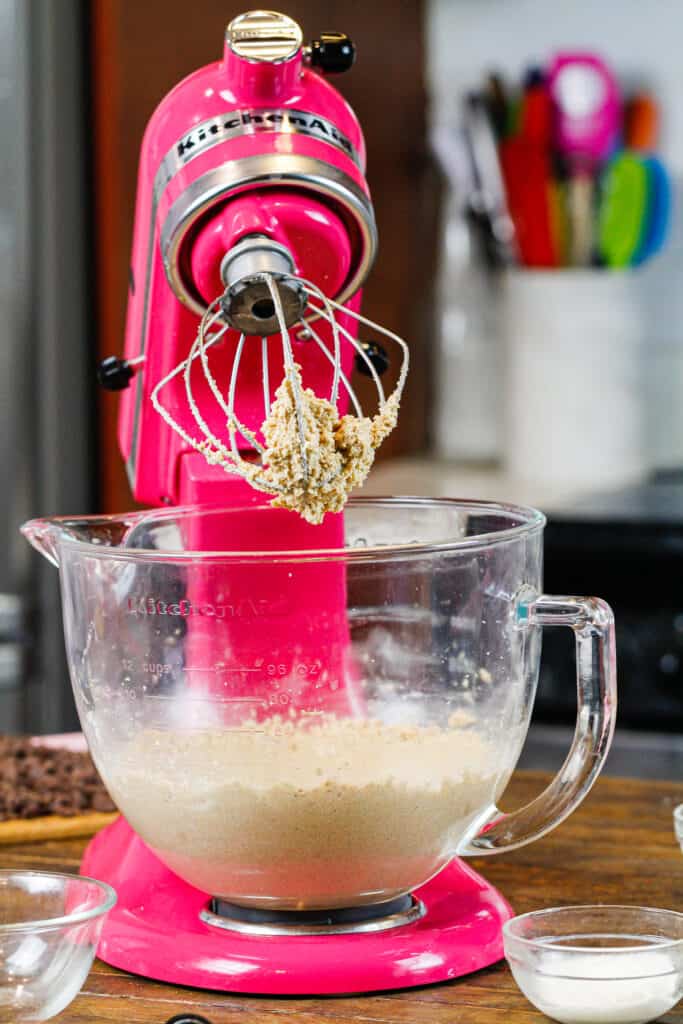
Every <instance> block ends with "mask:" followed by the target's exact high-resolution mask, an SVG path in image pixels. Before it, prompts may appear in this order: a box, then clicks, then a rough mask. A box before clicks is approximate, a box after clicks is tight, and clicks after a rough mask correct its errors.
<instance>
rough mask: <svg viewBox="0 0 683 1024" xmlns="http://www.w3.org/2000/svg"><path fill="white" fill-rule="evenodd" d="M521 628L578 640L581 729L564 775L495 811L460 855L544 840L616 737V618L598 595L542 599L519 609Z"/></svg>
mask: <svg viewBox="0 0 683 1024" xmlns="http://www.w3.org/2000/svg"><path fill="white" fill-rule="evenodd" d="M519 624H520V626H521V627H522V628H523V627H525V626H569V627H570V629H573V630H574V635H575V637H576V685H577V691H578V693H577V702H578V707H577V715H576V729H575V731H574V739H573V742H572V746H571V749H570V751H569V754H568V755H567V759H566V761H565V762H564V764H563V765H562V767H561V768H560V770H559V772H558V773H557V775H556V776H555V778H554V779H553V781H552V782H551V783H550V785H549V786H548V787H547V788H546V789H544V790H543V792H542V793H541V794H540V796H538V797H536V799H535V800H532V801H531V803H529V804H527V805H526V806H525V807H521V808H520V809H519V810H517V811H513V812H511V813H510V814H503V812H502V811H499V810H498V809H497V808H496V807H494V808H493V809H492V810H491V812H490V814H488V815H487V817H486V820H485V821H484V822H481V821H480V822H479V824H478V830H477V832H476V834H475V835H474V836H473V837H471V838H470V839H468V840H466V841H465V842H464V843H462V844H461V846H460V847H459V848H458V850H457V853H458V855H459V856H481V855H482V854H487V853H500V852H502V851H503V850H514V849H516V848H517V847H518V846H525V845H526V844H527V843H531V842H533V841H534V840H535V839H540V838H541V836H544V835H545V834H546V833H547V832H550V831H551V829H553V828H555V826H556V825H559V824H560V822H562V821H564V819H565V818H566V817H568V816H569V815H570V814H571V813H572V811H573V810H574V808H575V807H577V806H578V805H579V804H580V803H581V801H582V800H583V798H584V797H585V796H586V794H587V793H588V791H589V790H590V788H591V786H592V785H593V783H594V782H595V780H596V778H597V777H598V775H599V773H600V769H601V768H602V765H603V762H604V760H605V757H606V756H607V752H608V750H609V748H610V744H611V742H612V736H613V734H614V724H615V718H616V710H617V670H616V659H615V644H614V616H613V615H612V610H611V608H610V607H609V605H607V604H606V603H605V602H604V601H601V600H599V599H598V598H595V597H549V596H547V595H543V596H541V597H538V598H535V599H532V600H531V601H529V602H526V603H524V602H523V603H522V604H520V606H519Z"/></svg>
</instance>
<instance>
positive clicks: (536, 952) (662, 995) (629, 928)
mask: <svg viewBox="0 0 683 1024" xmlns="http://www.w3.org/2000/svg"><path fill="white" fill-rule="evenodd" d="M503 944H504V949H505V956H506V958H507V961H508V963H509V965H510V970H511V971H512V974H513V977H514V979H515V981H516V982H517V984H518V985H519V987H520V989H521V990H522V992H523V993H524V995H525V996H526V997H527V999H528V1000H529V1002H531V1003H533V1005H534V1006H535V1007H536V1008H537V1009H539V1010H540V1011H541V1012H542V1013H545V1014H546V1015H547V1016H548V1017H552V1018H553V1019H554V1020H557V1021H560V1022H561V1024H645V1021H651V1020H655V1019H656V1018H657V1017H659V1016H661V1015H662V1014H663V1013H668V1011H669V1010H670V1009H671V1008H672V1007H673V1006H675V1005H676V1003H677V1002H678V1001H679V999H681V997H682V996H683V914H679V913H676V912H675V911H673V910H652V909H649V908H646V907H619V906H592V907H591V906H588V907H559V908H556V909H552V910H540V911H536V912H535V913H532V914H522V915H521V916H520V917H515V918H512V920H510V921H507V922H506V924H505V925H503Z"/></svg>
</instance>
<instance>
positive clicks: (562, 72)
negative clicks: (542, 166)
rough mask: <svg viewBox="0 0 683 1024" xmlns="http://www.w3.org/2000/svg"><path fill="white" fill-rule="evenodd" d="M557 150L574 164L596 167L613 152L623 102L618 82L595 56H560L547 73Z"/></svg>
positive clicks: (581, 54) (567, 54) (568, 54)
mask: <svg viewBox="0 0 683 1024" xmlns="http://www.w3.org/2000/svg"><path fill="white" fill-rule="evenodd" d="M548 89H549V92H550V97H551V100H552V103H553V110H554V133H553V134H554V140H555V145H556V147H557V149H558V151H559V152H560V153H561V154H563V155H564V156H566V157H567V159H568V160H569V161H571V163H572V164H574V165H577V164H579V165H581V166H585V165H587V166H589V167H594V166H595V165H596V164H597V163H599V162H601V161H602V160H604V159H605V158H606V157H607V156H608V155H609V154H610V152H611V151H612V150H613V149H614V147H615V145H616V143H617V139H618V136H619V126H620V116H621V103H620V99H619V89H618V86H617V82H616V79H615V78H614V76H613V75H612V73H611V71H610V70H609V69H608V67H607V65H606V64H605V63H604V62H603V61H602V60H601V59H600V58H599V57H597V56H596V55H595V54H591V53H561V54H558V55H557V56H556V57H555V59H554V60H553V62H552V64H551V67H550V71H549V73H548Z"/></svg>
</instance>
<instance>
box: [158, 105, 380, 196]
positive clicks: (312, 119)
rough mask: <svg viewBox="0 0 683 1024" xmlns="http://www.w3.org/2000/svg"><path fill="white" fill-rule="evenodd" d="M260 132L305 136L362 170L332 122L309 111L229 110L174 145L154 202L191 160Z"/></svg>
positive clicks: (161, 171)
mask: <svg viewBox="0 0 683 1024" xmlns="http://www.w3.org/2000/svg"><path fill="white" fill-rule="evenodd" d="M259 132H276V133H279V134H281V135H307V136H309V137H311V138H315V139H319V140H321V141H322V142H327V143H329V145H330V146H335V147H336V148H337V149H340V150H341V151H342V152H343V153H346V155H347V156H349V157H350V158H351V159H352V160H353V162H354V163H355V164H356V165H357V166H358V167H360V168H361V170H362V161H361V159H360V156H359V154H358V151H357V150H356V148H355V146H354V145H353V143H352V142H351V140H350V139H348V138H347V137H346V135H344V133H343V132H340V131H339V129H338V128H337V126H336V125H335V124H333V122H332V121H328V120H327V118H325V117H320V115H319V114H312V113H311V112H310V111H308V110H294V109H291V110H284V109H283V110H229V111H226V113H225V114H223V115H221V116H220V117H212V118H210V119H209V120H208V121H202V123H201V124H198V125H197V126H196V127H195V128H193V129H192V131H191V132H188V133H187V135H183V137H182V138H181V139H179V140H178V142H176V144H175V146H174V147H173V149H171V150H170V151H169V152H168V153H167V154H166V156H165V157H164V159H163V160H162V161H161V165H160V167H159V170H158V171H157V174H156V178H155V180H154V192H155V194H156V196H157V198H158V197H159V196H160V195H161V193H162V192H163V190H164V189H165V187H166V185H168V183H169V181H171V179H172V178H173V177H174V175H175V174H177V172H178V171H179V170H180V169H181V168H182V167H185V165H186V164H188V163H189V162H190V160H193V159H194V157H196V156H199V154H200V153H204V152H205V151H206V150H207V149H210V148H211V147H212V146H217V145H218V144H219V143H221V142H226V141H228V140H229V139H234V138H239V137H240V136H244V135H255V134H258V133H259Z"/></svg>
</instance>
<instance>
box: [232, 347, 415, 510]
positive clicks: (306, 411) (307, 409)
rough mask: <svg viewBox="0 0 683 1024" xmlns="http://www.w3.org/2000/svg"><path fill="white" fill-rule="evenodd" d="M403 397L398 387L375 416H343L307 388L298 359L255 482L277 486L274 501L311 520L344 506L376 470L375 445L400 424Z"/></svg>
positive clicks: (268, 431) (267, 434)
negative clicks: (400, 403) (374, 465)
mask: <svg viewBox="0 0 683 1024" xmlns="http://www.w3.org/2000/svg"><path fill="white" fill-rule="evenodd" d="M297 398H298V406H299V411H298V412H297V401H296V399H297ZM399 399H400V395H399V391H398V389H396V391H394V392H393V393H392V394H391V395H390V396H389V398H387V399H386V401H385V402H383V403H382V405H381V406H380V409H379V412H378V413H377V414H376V415H375V416H373V417H372V418H371V417H369V416H363V417H358V416H352V415H347V416H342V417H340V416H339V413H338V412H337V409H336V408H335V406H334V405H333V404H332V403H331V402H329V401H328V400H327V399H325V398H319V397H318V396H317V395H316V394H315V393H314V392H313V391H312V390H311V388H304V386H303V383H302V380H301V369H300V367H299V366H298V365H296V364H295V365H294V366H293V367H292V368H291V369H290V370H288V371H287V373H286V375H285V377H284V380H283V381H282V383H281V384H280V387H279V388H278V389H277V391H276V392H275V400H274V402H273V404H272V406H271V409H270V414H269V416H268V417H267V419H266V420H265V422H264V424H263V427H262V430H263V436H264V438H265V441H266V451H265V453H264V456H263V463H264V465H263V466H256V465H255V466H254V467H253V469H251V470H250V472H249V480H250V482H251V483H252V485H253V486H255V487H261V488H262V489H263V490H268V491H270V490H271V489H272V488H277V490H278V493H277V494H276V496H275V497H274V499H273V502H272V504H273V505H274V506H275V507H276V508H286V509H290V510H291V511H294V512H298V513H299V515H301V516H303V518H304V519H306V520H307V521H308V522H309V523H320V522H322V519H323V516H324V515H325V513H326V512H340V511H341V510H342V508H343V507H344V505H345V504H346V501H347V499H348V497H349V494H350V492H351V491H352V490H353V489H354V488H355V487H359V486H360V485H361V484H362V483H363V482H364V480H365V478H366V477H367V475H368V473H369V472H370V468H371V466H372V463H373V462H374V459H375V450H376V449H377V448H378V447H379V445H380V444H381V443H382V441H383V440H384V438H385V437H386V436H387V435H388V434H389V433H391V431H392V430H393V429H394V427H395V426H396V419H397V416H398V407H399ZM302 439H303V446H302Z"/></svg>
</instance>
